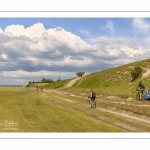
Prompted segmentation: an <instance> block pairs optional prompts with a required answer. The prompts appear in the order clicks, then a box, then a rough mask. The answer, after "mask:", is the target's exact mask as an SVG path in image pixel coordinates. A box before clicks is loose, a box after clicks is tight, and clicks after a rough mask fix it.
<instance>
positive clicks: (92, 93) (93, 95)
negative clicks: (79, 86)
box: [88, 89, 96, 108]
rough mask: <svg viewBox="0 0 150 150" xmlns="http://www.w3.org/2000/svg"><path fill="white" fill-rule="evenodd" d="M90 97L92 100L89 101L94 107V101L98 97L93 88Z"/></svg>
mask: <svg viewBox="0 0 150 150" xmlns="http://www.w3.org/2000/svg"><path fill="white" fill-rule="evenodd" d="M88 97H89V98H91V99H90V101H89V103H90V108H92V102H93V101H95V98H96V96H95V92H93V90H92V89H91V92H90V94H89V96H88Z"/></svg>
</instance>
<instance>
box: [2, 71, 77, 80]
mask: <svg viewBox="0 0 150 150" xmlns="http://www.w3.org/2000/svg"><path fill="white" fill-rule="evenodd" d="M1 76H3V77H35V78H36V77H41V76H47V77H54V76H55V77H65V76H68V77H69V76H75V72H63V71H46V70H40V71H36V72H28V71H24V70H22V69H20V70H16V71H2V72H1Z"/></svg>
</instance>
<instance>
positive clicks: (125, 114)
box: [42, 90, 150, 131]
mask: <svg viewBox="0 0 150 150" xmlns="http://www.w3.org/2000/svg"><path fill="white" fill-rule="evenodd" d="M53 92H54V91H53ZM55 92H57V93H58V94H62V93H61V92H58V91H55ZM46 93H50V90H44V91H43V93H42V96H43V97H45V98H46V99H49V100H50V98H48V97H47V96H46V95H45V94H46ZM64 94H65V93H63V95H64ZM57 98H59V99H60V97H57V96H56V99H57ZM61 100H62V101H66V102H69V103H75V102H74V101H73V100H70V99H69V100H68V99H66V98H61ZM53 101H55V100H53ZM55 102H56V101H55ZM57 103H58V102H57ZM62 105H64V104H62ZM80 105H82V106H86V107H89V106H88V105H85V104H82V103H81V104H80ZM68 106H69V105H68ZM73 109H77V110H78V111H79V109H78V108H77V107H76V108H73ZM96 109H97V110H100V111H103V112H107V113H110V114H114V115H117V116H121V117H125V118H128V119H133V120H136V121H138V122H144V123H147V124H150V118H148V117H147V118H145V116H142V115H141V116H140V115H139V117H136V116H133V115H130V114H127V113H122V112H117V111H114V110H108V109H104V108H98V107H97V108H96ZM80 111H81V110H80ZM82 113H85V112H82ZM88 115H90V116H92V117H94V118H99V119H100V120H103V121H104V119H101V117H100V116H96V115H94V114H89V113H88ZM105 122H108V121H106V120H105ZM109 123H110V124H111V122H109ZM116 126H117V125H116ZM121 127H122V128H126V129H127V127H123V125H122V126H121ZM131 131H132V130H131Z"/></svg>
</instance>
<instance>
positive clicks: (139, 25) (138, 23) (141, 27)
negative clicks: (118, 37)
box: [133, 18, 150, 34]
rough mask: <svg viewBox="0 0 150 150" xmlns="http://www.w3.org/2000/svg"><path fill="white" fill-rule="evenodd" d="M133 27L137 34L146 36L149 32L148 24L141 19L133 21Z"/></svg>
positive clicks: (149, 26)
mask: <svg viewBox="0 0 150 150" xmlns="http://www.w3.org/2000/svg"><path fill="white" fill-rule="evenodd" d="M133 27H134V28H135V29H136V32H137V33H142V34H148V33H149V31H150V24H149V23H147V22H146V21H145V20H144V19H142V18H135V19H133Z"/></svg>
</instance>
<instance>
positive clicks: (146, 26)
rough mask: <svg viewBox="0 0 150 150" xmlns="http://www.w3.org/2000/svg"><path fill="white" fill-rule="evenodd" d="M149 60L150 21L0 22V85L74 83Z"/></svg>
mask: <svg viewBox="0 0 150 150" xmlns="http://www.w3.org/2000/svg"><path fill="white" fill-rule="evenodd" d="M149 55H150V19H149V18H111V17H110V18H108V17H106V18H104V17H101V18H96V17H95V18H94V17H92V18H89V17H85V18H81V17H80V18H75V17H74V18H73V17H72V18H71V17H70V18H69V17H68V18H67V17H64V18H58V17H56V18H54V17H51V18H50V17H49V18H39V17H35V18H31V17H27V18H18V17H16V18H15V17H14V18H8V17H7V18H0V85H27V84H28V82H29V81H35V82H37V81H41V80H42V78H46V79H52V80H54V81H55V80H58V79H67V78H74V77H76V73H77V72H79V71H83V72H85V74H89V73H92V72H96V71H101V70H105V69H108V68H112V67H116V66H120V65H123V64H128V63H131V62H136V61H139V60H143V59H148V58H149Z"/></svg>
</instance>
